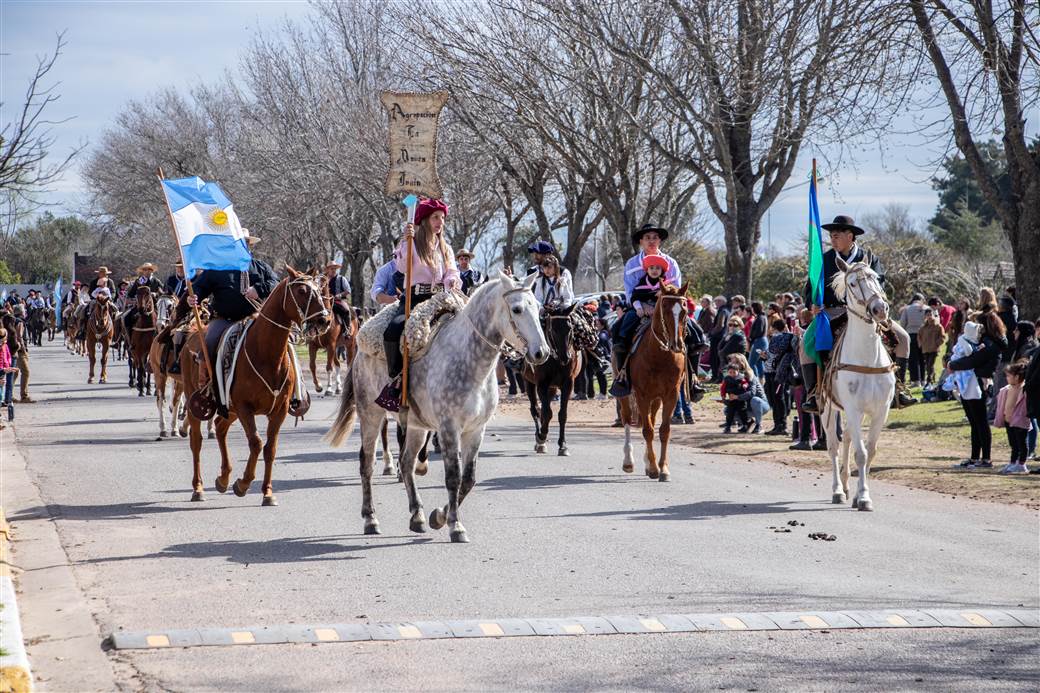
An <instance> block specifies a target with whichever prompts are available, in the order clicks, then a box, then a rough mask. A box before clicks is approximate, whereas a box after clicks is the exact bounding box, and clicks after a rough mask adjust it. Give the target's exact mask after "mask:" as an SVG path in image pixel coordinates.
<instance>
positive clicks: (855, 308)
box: [831, 256, 889, 323]
mask: <svg viewBox="0 0 1040 693" xmlns="http://www.w3.org/2000/svg"><path fill="white" fill-rule="evenodd" d="M837 265H838V274H836V275H834V279H833V280H832V282H831V288H832V289H834V295H835V296H837V297H838V300H840V301H842V302H843V303H844V304H845V306H846V308H847V309H848V310H849V312H850V313H852V314H853V315H857V316H859V317H861V318H863V319H864V320H866V321H867V322H879V323H880V322H885V321H887V320H888V309H889V306H888V297H887V296H886V295H885V290H884V289H882V288H881V280H880V279H879V278H878V275H877V273H876V272H874V270H872V269H870V265H868V264H867V263H865V262H854V263H852V264H851V265H850V264H848V263H847V262H845V261H844V260H842V259H841V257H840V256H839V257H838V258H837Z"/></svg>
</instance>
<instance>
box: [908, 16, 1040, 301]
mask: <svg viewBox="0 0 1040 693" xmlns="http://www.w3.org/2000/svg"><path fill="white" fill-rule="evenodd" d="M907 2H908V4H909V8H910V11H911V13H912V14H913V20H914V24H915V26H916V28H917V32H918V34H919V35H920V37H921V39H923V42H924V46H923V48H924V51H925V52H926V53H927V56H928V59H929V60H930V62H931V64H932V67H933V68H934V71H935V75H936V78H937V79H938V81H939V84H940V86H941V87H942V95H943V100H945V102H946V105H947V106H948V107H949V110H950V115H951V120H952V125H953V132H952V138H953V142H954V143H955V144H956V146H957V149H959V150H960V152H961V154H963V155H964V158H965V160H966V161H967V162H968V164H969V166H971V170H972V172H973V174H974V176H975V179H976V180H977V181H978V184H979V188H980V190H981V191H982V194H983V196H984V197H985V199H986V201H987V202H988V203H989V204H990V206H992V207H993V209H994V210H995V211H996V213H997V217H998V218H999V219H1000V222H1001V225H1002V226H1003V227H1004V231H1005V232H1006V233H1007V237H1008V239H1009V241H1010V242H1011V249H1012V252H1013V254H1014V263H1015V276H1016V278H1017V290H1018V294H1017V296H1018V300H1019V302H1020V303H1021V312H1022V313H1023V314H1024V315H1027V316H1029V317H1030V318H1032V317H1034V316H1036V315H1040V282H1037V280H1036V278H1037V277H1038V276H1040V147H1036V146H1034V147H1033V148H1032V150H1031V149H1030V147H1029V145H1028V143H1027V142H1026V121H1025V113H1026V112H1027V111H1029V110H1030V109H1033V110H1035V109H1036V107H1037V104H1038V103H1040V69H1038V68H1040V40H1038V38H1037V32H1038V29H1037V27H1040V5H1037V3H1036V2H1035V1H1032V0H1028V1H1027V0H998V1H997V2H992V1H990V0H950V1H946V0H907ZM994 128H996V129H997V130H999V131H1001V132H1002V135H1001V141H1002V144H1003V147H1004V154H1005V156H1006V157H1007V162H1008V178H1009V180H1010V183H1011V193H1010V195H1007V196H1005V195H1003V194H1001V191H1000V188H999V186H998V184H997V181H996V180H995V179H994V176H993V174H992V173H991V172H990V171H989V170H988V168H987V166H986V162H985V160H984V159H983V157H982V155H981V153H980V148H979V146H978V144H977V138H978V137H980V136H981V137H982V138H983V139H986V138H988V137H989V135H990V133H991V132H992V131H993V129H994Z"/></svg>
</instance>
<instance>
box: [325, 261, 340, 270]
mask: <svg viewBox="0 0 1040 693" xmlns="http://www.w3.org/2000/svg"><path fill="white" fill-rule="evenodd" d="M341 267H343V265H341V264H339V263H338V262H326V263H325V269H326V270H330V269H340V268H341Z"/></svg>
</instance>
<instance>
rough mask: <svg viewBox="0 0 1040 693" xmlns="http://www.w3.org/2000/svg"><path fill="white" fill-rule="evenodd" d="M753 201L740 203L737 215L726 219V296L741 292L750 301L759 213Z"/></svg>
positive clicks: (724, 290) (724, 288)
mask: <svg viewBox="0 0 1040 693" xmlns="http://www.w3.org/2000/svg"><path fill="white" fill-rule="evenodd" d="M754 206H755V203H754V201H751V202H750V203H748V204H738V205H736V207H737V213H736V215H735V216H736V218H735V219H734V220H733V221H731V222H729V223H727V224H726V226H725V229H726V283H725V285H724V287H723V293H724V294H725V295H726V296H735V295H736V294H741V295H743V296H744V298H746V299H747V301H748V303H750V302H751V300H752V290H753V288H754V282H753V280H754V272H753V267H754V259H755V249H756V248H757V247H758V241H759V235H760V231H759V215H758V214H757V213H755V212H754V211H753V210H752V207H754Z"/></svg>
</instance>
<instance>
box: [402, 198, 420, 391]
mask: <svg viewBox="0 0 1040 693" xmlns="http://www.w3.org/2000/svg"><path fill="white" fill-rule="evenodd" d="M405 199H406V201H407V200H409V199H415V198H414V196H411V195H410V196H409V197H408V198H405ZM417 204H418V200H416V201H415V202H412V203H411V204H409V205H408V223H409V224H412V225H413V228H412V232H411V233H405V235H404V240H405V246H406V249H405V257H406V258H407V264H406V265H405V268H404V319H405V323H406V324H407V322H408V318H410V317H411V315H412V248H413V247H414V245H415V241H414V237H415V228H414V224H415V207H416V205H417ZM401 356H402V364H403V368H402V370H401V408H402V409H406V408H407V407H408V342H407V341H406V342H405V343H404V348H403V349H402V351H401Z"/></svg>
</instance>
